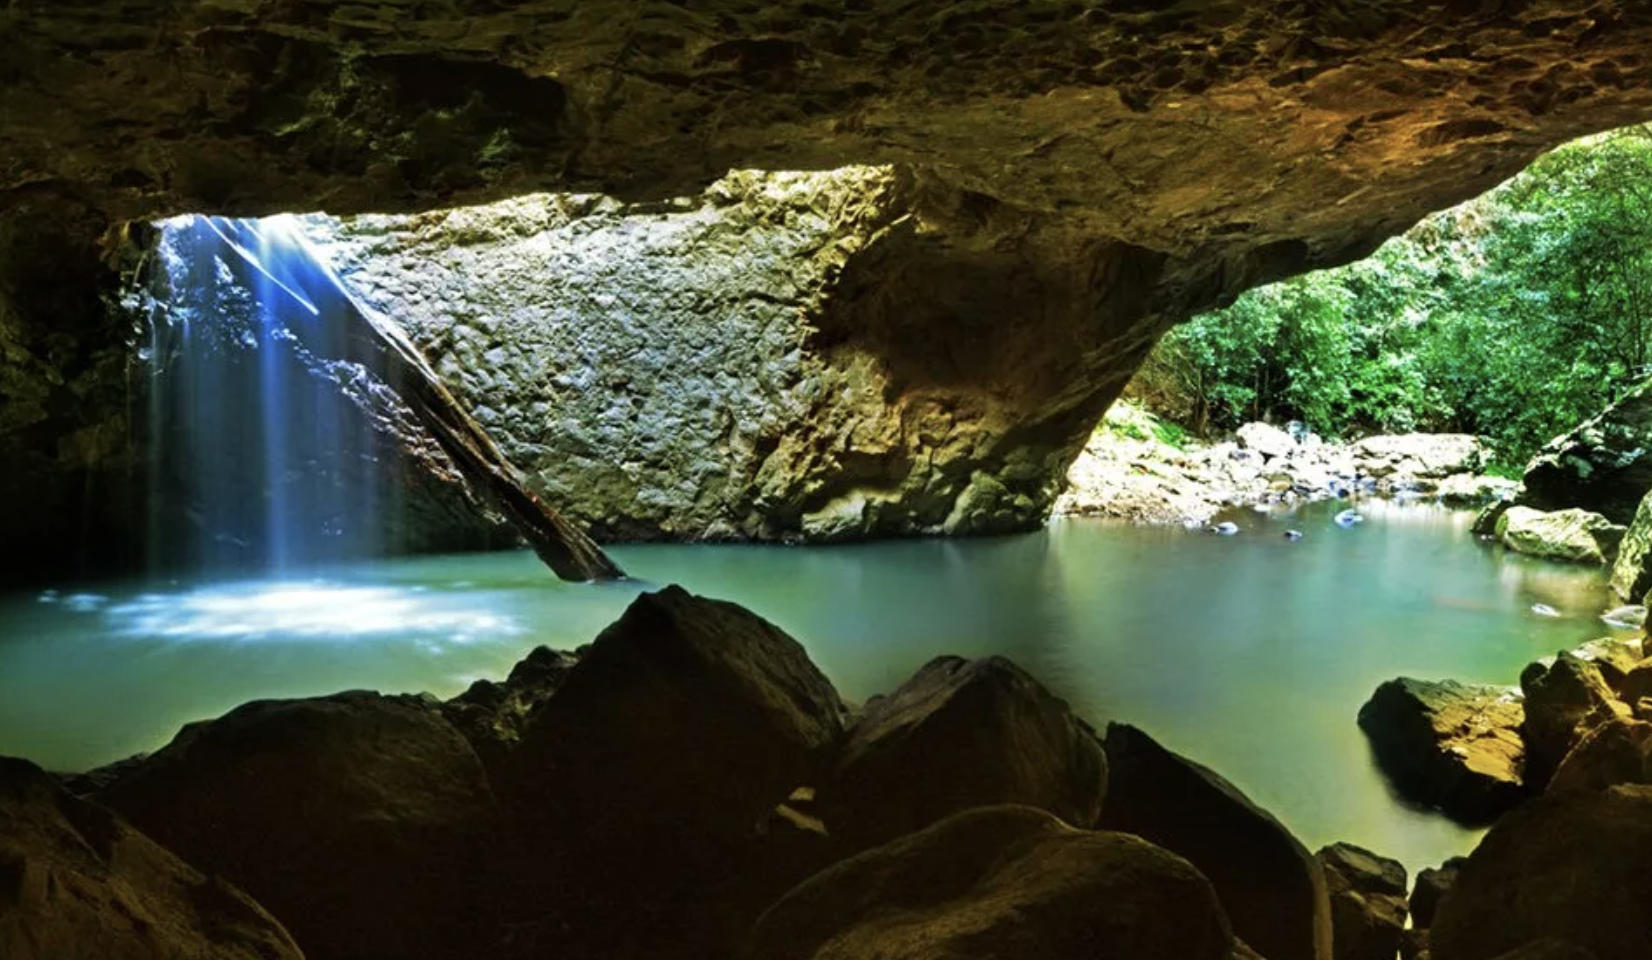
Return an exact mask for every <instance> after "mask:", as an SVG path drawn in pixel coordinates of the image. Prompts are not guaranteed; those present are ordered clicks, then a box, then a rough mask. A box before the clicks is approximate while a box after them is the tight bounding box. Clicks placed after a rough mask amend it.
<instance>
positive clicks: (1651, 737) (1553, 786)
mask: <svg viewBox="0 0 1652 960" xmlns="http://www.w3.org/2000/svg"><path fill="white" fill-rule="evenodd" d="M1620 783H1641V784H1652V723H1646V722H1644V721H1641V720H1628V719H1623V718H1617V717H1614V718H1613V719H1611V720H1607V721H1606V722H1604V723H1601V724H1599V725H1597V726H1595V727H1594V729H1592V730H1590V731H1589V732H1588V733H1586V734H1584V735H1583V738H1582V739H1581V740H1579V741H1578V742H1577V745H1576V746H1574V747H1573V748H1572V749H1571V751H1570V752H1569V753H1567V754H1566V759H1564V760H1562V761H1561V762H1560V767H1559V768H1558V769H1556V770H1555V773H1554V777H1553V778H1552V779H1551V780H1550V781H1549V786H1548V790H1549V792H1550V793H1554V792H1556V791H1560V790H1604V789H1606V788H1607V787H1610V786H1614V785H1616V784H1620Z"/></svg>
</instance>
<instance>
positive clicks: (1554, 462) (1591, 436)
mask: <svg viewBox="0 0 1652 960" xmlns="http://www.w3.org/2000/svg"><path fill="white" fill-rule="evenodd" d="M1648 437H1652V383H1643V384H1641V385H1640V386H1638V387H1636V388H1635V389H1633V390H1631V391H1630V392H1629V393H1628V394H1627V395H1626V396H1625V397H1624V398H1623V399H1622V400H1619V401H1618V402H1617V403H1614V404H1612V405H1611V406H1610V407H1607V408H1606V409H1605V410H1604V411H1602V412H1601V413H1600V414H1599V415H1598V416H1596V417H1594V418H1593V419H1591V420H1589V421H1587V422H1585V423H1583V424H1581V425H1580V426H1578V427H1577V428H1575V429H1573V430H1572V431H1571V432H1569V433H1566V434H1563V435H1561V436H1559V437H1556V438H1555V439H1553V440H1551V441H1549V442H1548V443H1547V444H1545V445H1544V447H1543V449H1541V450H1539V451H1538V453H1537V456H1535V457H1533V458H1532V461H1531V463H1529V464H1527V465H1526V478H1525V484H1526V492H1525V494H1524V495H1523V496H1522V497H1521V502H1522V503H1524V504H1527V505H1528V506H1532V507H1535V508H1537V509H1539V510H1559V509H1561V508H1563V507H1581V508H1582V509H1584V510H1590V511H1594V512H1595V513H1599V514H1602V515H1603V516H1605V517H1606V518H1607V519H1608V520H1610V521H1612V522H1613V523H1621V524H1628V523H1632V522H1633V520H1634V517H1635V514H1636V512H1637V510H1638V508H1639V504H1640V502H1641V500H1643V499H1644V498H1645V496H1646V493H1647V491H1648V490H1652V456H1649V455H1648V451H1649V446H1648V443H1647V438H1648ZM1636 599H1638V598H1636Z"/></svg>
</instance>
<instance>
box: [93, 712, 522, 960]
mask: <svg viewBox="0 0 1652 960" xmlns="http://www.w3.org/2000/svg"><path fill="white" fill-rule="evenodd" d="M95 797H96V798H97V799H98V800H99V801H101V802H104V803H107V804H108V805H109V806H110V807H112V808H114V809H115V810H117V811H119V812H120V813H121V814H123V815H124V816H126V817H127V818H129V819H130V820H131V821H132V822H133V823H134V824H136V825H138V826H139V827H140V828H141V829H143V830H144V832H145V833H148V834H149V835H150V836H152V837H154V838H155V839H156V840H158V841H160V842H161V843H163V844H165V845H166V846H167V847H168V848H170V849H172V850H174V851H177V852H178V853H179V854H180V855H182V856H184V857H187V858H188V859H189V860H190V862H191V863H193V864H195V865H196V866H198V867H200V868H201V869H203V870H207V871H210V872H212V873H214V874H217V875H220V876H223V877H225V878H226V879H228V880H230V881H231V882H233V883H235V884H237V885H238V886H241V887H242V888H244V889H246V890H247V891H248V892H249V893H251V894H252V895H253V896H255V897H257V898H258V900H259V901H260V902H261V903H263V904H264V905H265V906H267V907H268V908H269V909H270V910H271V911H272V912H273V913H275V914H276V915H277V916H279V917H280V918H281V920H282V922H283V923H285V924H286V925H287V927H288V929H290V930H291V931H292V932H293V936H294V937H295V938H297V939H298V941H299V942H300V943H302V944H303V945H304V949H305V953H306V955H307V956H308V957H310V958H311V960H329V958H331V960H370V958H384V960H392V958H395V960H408V958H424V957H429V958H446V957H452V956H455V955H459V954H462V953H464V952H466V951H469V950H474V949H476V945H477V944H479V943H483V944H485V943H487V940H486V939H485V934H484V933H483V931H484V930H486V929H487V923H488V921H489V919H490V918H491V911H490V909H489V905H488V903H487V902H486V901H485V900H484V899H483V887H484V886H485V883H484V881H485V878H487V877H488V876H489V875H490V863H491V861H492V859H493V858H494V856H495V850H494V848H493V844H494V839H495V834H494V824H495V821H494V800H493V794H492V792H491V790H490V789H489V786H488V782H487V778H486V776H485V775H484V773H483V770H482V765H481V763H480V761H479V760H478V759H477V757H476V753H475V751H474V750H472V749H471V747H470V744H469V743H467V742H466V741H465V739H464V737H463V736H461V735H460V734H459V732H458V731H457V730H455V729H454V728H453V726H452V725H451V724H449V723H448V722H447V721H446V720H445V719H444V718H443V717H442V713H441V710H440V707H439V706H438V705H437V704H436V703H435V702H433V701H431V700H428V699H425V698H421V697H408V696H398V697H384V696H380V695H378V694H375V693H366V692H359V691H358V692H351V693H342V694H337V695H335V696H331V697H318V698H314V699H308V700H263V701H255V702H253V703H248V704H245V705H243V706H240V707H237V708H236V709H235V710H232V711H230V712H229V713H227V714H225V715H224V716H222V717H220V718H218V719H217V720H209V721H204V722H201V723H194V724H190V725H189V726H187V727H185V728H184V729H183V730H182V731H181V732H180V733H179V734H178V735H177V736H176V737H175V738H174V739H173V740H172V742H171V743H170V744H168V745H167V746H166V747H165V748H163V749H161V750H159V751H157V752H156V753H154V754H152V755H151V756H149V757H147V758H145V759H143V760H141V761H139V762H138V763H136V764H133V765H130V766H128V767H127V768H126V769H124V770H122V771H121V772H120V773H119V775H118V776H117V777H116V778H115V779H114V781H113V782H112V783H110V784H109V785H108V786H105V787H104V788H102V789H100V790H99V791H97V793H96V794H95ZM389 918H393V920H391V919H389Z"/></svg>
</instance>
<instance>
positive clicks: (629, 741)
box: [496, 586, 846, 957]
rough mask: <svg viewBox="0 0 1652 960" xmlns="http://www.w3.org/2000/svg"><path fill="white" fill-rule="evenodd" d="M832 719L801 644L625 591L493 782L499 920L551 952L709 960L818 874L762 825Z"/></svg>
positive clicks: (826, 745) (687, 605)
mask: <svg viewBox="0 0 1652 960" xmlns="http://www.w3.org/2000/svg"><path fill="white" fill-rule="evenodd" d="M845 713H846V711H845V708H844V705H843V702H842V701H841V700H840V699H839V697H838V694H837V692H836V691H835V690H834V689H833V688H832V685H831V683H830V682H828V681H827V679H826V678H825V676H823V675H822V674H821V673H820V671H819V670H818V669H817V668H816V667H815V665H814V664H813V663H811V662H810V660H809V657H808V655H807V654H806V653H805V652H804V650H803V647H802V646H801V645H800V644H798V643H797V641H795V640H793V639H792V638H791V637H789V636H787V635H786V634H785V633H784V632H782V631H781V630H780V629H779V628H777V627H775V626H774V625H773V624H771V623H769V622H768V621H766V620H764V619H763V618H761V617H759V616H757V615H756V614H753V613H751V612H750V611H747V610H745V609H743V608H741V607H739V606H736V605H735V604H732V603H726V602H723V601H718V600H710V599H706V598H703V597H697V596H693V595H691V594H689V593H688V592H687V591H685V590H683V589H682V588H681V587H676V586H670V587H666V588H664V589H662V590H659V591H658V592H655V593H645V594H642V595H640V596H638V597H637V598H636V599H635V600H634V601H633V602H632V603H631V605H630V606H629V607H628V608H627V609H626V611H625V613H624V614H623V615H622V616H621V617H620V618H619V620H617V621H616V622H614V623H613V624H612V625H610V626H609V627H607V628H606V629H605V630H603V631H602V633H601V634H600V635H599V636H598V637H597V638H596V640H595V641H594V642H593V643H592V644H591V645H590V647H589V648H588V649H586V650H585V651H584V652H583V654H582V655H581V657H580V659H579V662H578V663H577V664H576V665H575V666H574V667H573V669H572V670H570V671H569V672H568V674H567V676H566V677H565V678H564V679H563V680H562V682H561V687H560V688H559V689H558V690H557V691H556V693H555V694H554V695H553V696H552V697H550V699H549V700H547V701H546V702H545V703H544V704H543V705H541V706H540V707H539V708H538V709H537V710H536V711H535V712H534V713H533V715H532V717H531V718H530V721H529V723H528V726H527V729H526V731H525V732H524V734H523V736H522V740H521V742H520V744H519V745H518V746H517V747H516V748H515V750H514V751H512V753H511V755H510V758H509V761H508V763H507V769H506V771H505V773H503V774H502V775H501V776H500V777H499V778H498V780H497V781H496V782H497V783H498V785H499V790H500V793H501V799H502V800H503V801H504V802H505V803H506V805H507V808H508V810H509V812H510V815H511V819H510V823H511V829H512V834H511V836H512V840H513V849H512V850H510V851H509V852H508V855H509V859H510V861H511V864H510V865H509V867H508V869H509V871H510V872H511V874H512V875H513V877H514V878H515V881H516V882H515V884H514V885H515V886H516V888H517V895H516V903H515V904H514V905H513V906H512V907H511V909H512V910H513V911H514V912H516V913H517V914H518V915H519V916H520V917H521V918H522V922H523V923H524V924H525V925H532V927H533V929H534V930H535V931H536V933H535V935H536V936H539V937H542V938H544V943H545V947H544V949H547V950H550V949H551V947H552V946H554V947H555V948H556V949H555V950H552V951H551V952H561V953H565V954H572V955H576V956H577V955H591V956H606V957H616V956H631V955H638V956H645V955H656V956H657V955H663V954H667V953H672V954H678V955H684V956H697V955H702V954H703V955H711V956H715V955H719V954H722V955H727V954H728V953H729V952H731V951H732V945H733V944H734V943H736V942H737V941H738V940H739V939H740V938H742V937H743V936H744V935H745V932H746V931H747V930H748V929H749V927H750V924H751V922H752V921H753V920H754V919H755V918H756V917H757V915H758V914H759V913H760V912H761V911H762V909H763V907H764V906H766V905H767V904H768V903H770V902H771V901H773V899H774V898H775V897H777V896H779V895H780V894H781V893H783V892H784V891H785V890H786V889H787V888H789V887H790V886H792V885H793V884H794V883H796V882H797V881H798V880H800V879H802V878H803V877H804V876H806V875H807V874H808V873H810V872H812V871H813V870H815V869H818V868H819V867H820V866H821V865H822V862H821V860H820V859H817V858H816V857H819V856H822V855H821V854H819V852H818V851H810V850H808V849H799V848H798V846H797V845H795V844H794V843H793V841H801V840H803V839H805V838H799V837H791V836H788V837H785V838H783V839H781V840H777V839H776V838H775V835H774V833H773V831H772V829H771V828H772V827H774V826H776V825H777V824H776V819H775V818H776V817H777V815H778V816H784V813H783V812H782V811H780V808H781V807H782V806H787V805H788V804H801V803H804V802H805V801H804V800H803V798H804V797H806V796H807V795H808V793H809V792H810V791H811V790H814V789H816V788H818V787H819V786H820V784H821V782H822V779H823V777H824V776H825V774H826V773H827V771H828V770H829V769H830V763H831V760H832V758H833V754H834V751H835V750H836V748H837V747H838V746H839V745H840V743H841V741H842V738H843V735H844V718H845ZM794 797H795V798H797V799H796V800H792V799H791V798H794ZM787 809H790V810H793V811H794V812H795V813H796V814H799V815H801V814H804V813H806V811H800V810H796V808H795V806H787ZM798 821H801V822H807V821H806V820H803V818H802V816H799V817H798ZM798 821H783V822H798ZM811 854H813V856H811ZM639 905H646V908H641V907H640V906H639Z"/></svg>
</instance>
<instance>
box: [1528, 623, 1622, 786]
mask: <svg viewBox="0 0 1652 960" xmlns="http://www.w3.org/2000/svg"><path fill="white" fill-rule="evenodd" d="M1520 689H1521V691H1522V692H1523V693H1524V694H1525V698H1526V699H1525V704H1526V716H1525V720H1524V721H1523V722H1522V724H1521V727H1520V733H1521V737H1522V738H1523V739H1524V740H1525V743H1526V767H1525V779H1526V784H1527V785H1528V786H1529V787H1531V788H1532V789H1533V790H1541V789H1542V788H1543V787H1544V786H1545V785H1546V784H1548V782H1549V778H1550V777H1551V776H1553V775H1554V771H1555V768H1556V767H1558V766H1559V765H1560V761H1561V760H1562V759H1564V758H1565V756H1566V754H1567V753H1569V752H1571V749H1572V747H1573V746H1575V745H1576V744H1577V742H1578V741H1579V740H1581V739H1582V738H1583V735H1584V734H1585V733H1588V732H1589V730H1590V729H1591V728H1593V727H1595V726H1596V725H1598V724H1601V723H1605V722H1606V721H1607V720H1610V719H1612V718H1613V717H1627V716H1629V712H1630V711H1629V708H1628V707H1627V706H1625V705H1624V704H1622V703H1620V702H1619V701H1618V700H1617V699H1616V698H1615V696H1614V694H1613V692H1612V689H1611V688H1610V687H1608V686H1607V685H1606V681H1605V680H1603V679H1601V675H1600V670H1599V669H1597V668H1596V667H1595V665H1594V664H1593V663H1590V662H1589V661H1587V660H1584V659H1581V658H1579V657H1576V656H1574V655H1572V654H1570V653H1562V654H1560V655H1559V656H1558V657H1556V658H1555V659H1554V661H1553V662H1552V663H1545V662H1543V661H1539V662H1537V663H1532V664H1528V665H1527V667H1526V669H1525V670H1523V671H1521V673H1520Z"/></svg>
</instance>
